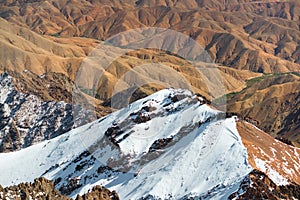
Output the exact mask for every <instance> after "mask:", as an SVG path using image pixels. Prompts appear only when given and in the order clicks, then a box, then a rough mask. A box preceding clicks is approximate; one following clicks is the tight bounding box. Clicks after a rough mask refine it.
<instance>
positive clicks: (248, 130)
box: [237, 122, 300, 184]
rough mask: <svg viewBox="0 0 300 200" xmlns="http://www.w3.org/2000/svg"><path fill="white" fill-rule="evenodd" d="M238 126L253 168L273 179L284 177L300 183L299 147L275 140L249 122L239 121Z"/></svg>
mask: <svg viewBox="0 0 300 200" xmlns="http://www.w3.org/2000/svg"><path fill="white" fill-rule="evenodd" d="M237 128H238V131H239V133H240V135H241V137H242V141H243V143H244V145H245V147H246V148H247V151H248V156H249V157H248V160H249V163H250V164H251V166H252V167H253V168H255V169H258V170H260V171H262V172H264V173H266V174H267V175H268V176H269V177H273V181H274V179H278V180H282V178H281V177H283V178H284V179H286V180H287V181H288V182H295V183H297V184H299V183H300V176H299V174H300V157H299V154H300V149H299V148H296V147H292V146H290V145H287V144H284V143H282V142H280V141H278V140H275V139H274V138H272V137H271V136H269V135H268V134H266V133H265V132H263V131H261V130H259V129H257V128H256V127H255V126H253V125H252V124H250V123H247V122H238V124H237ZM277 173H278V174H280V175H277ZM271 179H272V178H271ZM274 182H275V181H274Z"/></svg>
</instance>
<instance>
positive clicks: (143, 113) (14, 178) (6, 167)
mask: <svg viewBox="0 0 300 200" xmlns="http://www.w3.org/2000/svg"><path fill="white" fill-rule="evenodd" d="M222 116H224V115H222V113H221V112H220V111H217V110H214V109H212V108H211V107H210V106H208V105H206V104H205V103H204V102H203V99H202V98H199V97H197V96H196V95H193V94H192V93H191V92H189V91H186V90H175V89H165V90H162V91H159V92H157V93H155V94H153V95H150V96H148V97H146V98H144V99H141V100H139V101H137V102H134V103H133V104H131V105H130V106H128V107H126V108H124V109H122V110H120V111H117V112H115V113H112V114H111V115H109V116H106V117H104V118H102V119H100V120H98V121H95V122H93V123H90V124H87V125H85V126H82V127H80V128H77V129H74V130H72V131H70V132H68V133H66V134H64V135H62V136H59V137H57V138H54V139H52V140H49V141H45V142H42V143H40V144H37V145H34V146H31V147H29V148H26V149H23V150H21V151H19V152H13V153H7V154H0V171H1V175H0V184H1V185H3V186H8V185H12V184H16V183H20V182H27V181H33V180H34V178H37V177H39V176H45V177H46V178H49V179H52V180H55V184H56V187H57V188H58V189H59V190H60V191H61V192H63V193H64V194H67V195H69V196H71V197H73V198H75V197H76V195H77V194H83V193H86V192H87V191H88V190H89V189H91V188H92V187H93V186H94V185H102V186H104V187H106V188H108V189H111V190H116V191H117V193H118V194H119V196H120V198H121V199H140V198H142V197H148V198H154V199H158V198H161V199H186V198H188V197H199V196H201V197H204V198H206V199H221V198H226V197H228V196H229V195H230V194H231V193H233V192H234V191H235V190H237V188H238V186H239V185H240V182H241V181H242V180H243V178H244V177H245V176H246V175H247V174H248V173H249V172H250V171H251V170H252V169H251V167H250V165H249V164H248V161H247V159H248V155H247V151H246V149H245V147H244V146H243V144H242V141H241V138H240V136H239V133H238V131H237V128H236V122H235V118H234V117H232V118H227V119H224V118H222ZM74 179H76V183H75V184H74V183H73V182H72V181H73V180H74ZM71 183H72V184H71ZM70 185H72V187H71V186H70Z"/></svg>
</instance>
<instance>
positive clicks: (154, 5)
mask: <svg viewBox="0 0 300 200" xmlns="http://www.w3.org/2000/svg"><path fill="white" fill-rule="evenodd" d="M0 10H1V12H0V16H1V17H3V18H5V19H6V20H8V21H10V22H12V23H15V24H18V25H20V26H23V27H28V28H30V29H31V30H33V31H35V32H36V33H39V34H41V35H53V36H58V37H74V36H76V37H90V38H95V39H100V40H105V39H107V38H109V37H111V36H113V35H115V34H117V33H120V32H123V31H126V30H130V29H135V28H141V27H163V28H169V29H173V30H177V31H180V32H182V33H185V34H187V35H189V36H191V37H192V38H194V39H195V40H196V41H197V42H198V43H199V44H200V45H201V46H202V47H203V48H205V49H206V50H207V51H208V52H209V53H210V54H211V56H212V58H213V59H214V60H215V62H217V63H219V64H222V65H226V66H231V67H234V68H237V69H249V70H251V71H256V72H266V73H270V72H287V71H299V68H300V67H299V35H300V33H299V10H300V6H299V3H298V2H297V1H289V2H277V3H255V2H254V1H250V0H245V1H242V2H241V1H223V0H214V1H205V0H202V1H187V2H186V1H171V0H166V1H142V0H141V1H132V0H131V1H130V0H128V1H125V2H124V1H122V2H121V1H105V0H103V1H79V0H78V1H77V0H73V1H66V0H51V1H17V0H15V1H6V2H4V3H3V4H2V5H1V9H0Z"/></svg>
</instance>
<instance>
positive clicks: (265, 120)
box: [227, 74, 300, 146]
mask: <svg viewBox="0 0 300 200" xmlns="http://www.w3.org/2000/svg"><path fill="white" fill-rule="evenodd" d="M248 84H249V86H248V87H247V88H245V89H244V90H242V91H241V92H238V93H237V94H235V95H234V96H233V97H232V98H231V99H229V100H228V105H227V110H228V111H229V112H236V113H239V114H240V115H241V116H242V117H243V118H248V120H250V121H252V123H256V125H257V126H258V127H260V128H261V129H262V130H264V131H266V132H267V133H269V134H271V135H272V136H274V137H276V136H279V137H284V138H287V139H289V140H291V141H294V142H295V145H297V146H299V144H300V143H299V142H300V135H299V131H300V127H299V124H300V121H299V108H300V92H299V88H300V77H299V76H296V75H293V74H283V75H268V76H264V77H262V78H256V79H252V80H250V81H249V82H248Z"/></svg>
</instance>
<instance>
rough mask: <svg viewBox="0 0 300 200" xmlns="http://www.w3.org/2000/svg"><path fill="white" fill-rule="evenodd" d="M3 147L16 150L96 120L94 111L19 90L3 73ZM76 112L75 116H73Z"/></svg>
mask: <svg viewBox="0 0 300 200" xmlns="http://www.w3.org/2000/svg"><path fill="white" fill-rule="evenodd" d="M0 94H1V98H0V119H1V124H0V151H1V152H8V151H15V150H19V149H21V148H25V147H28V146H30V145H32V144H36V143H38V142H40V141H43V140H48V139H51V138H54V137H57V136H58V135H61V134H63V133H65V132H68V131H70V130H71V129H72V128H74V127H77V126H80V125H83V124H86V123H88V122H91V121H93V120H94V119H95V118H93V117H94V115H93V113H92V112H91V111H88V110H84V109H83V108H82V107H81V106H78V105H72V104H67V103H65V102H63V101H60V102H55V101H42V100H41V99H39V98H38V97H37V96H35V95H30V94H25V93H21V92H19V91H17V90H16V89H15V87H14V84H13V81H12V77H11V76H9V75H8V74H6V73H4V74H1V75H0ZM74 116H75V117H74Z"/></svg>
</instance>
